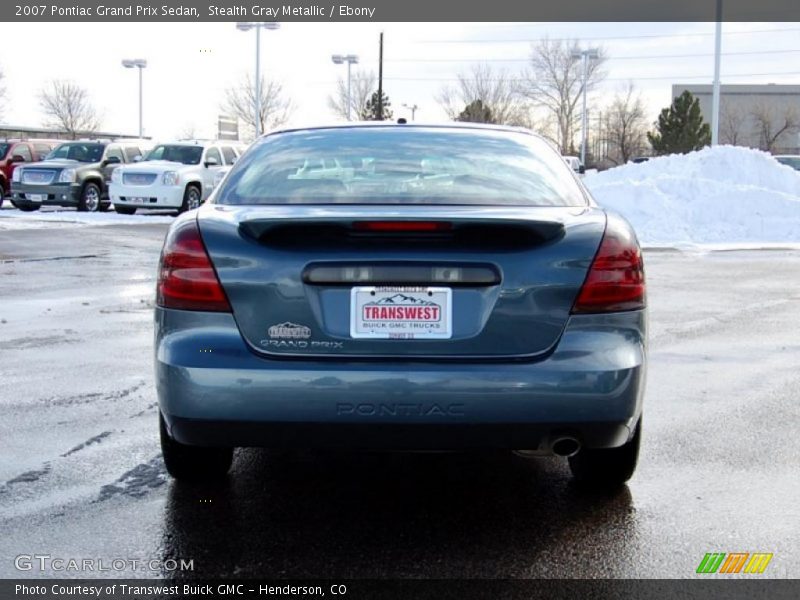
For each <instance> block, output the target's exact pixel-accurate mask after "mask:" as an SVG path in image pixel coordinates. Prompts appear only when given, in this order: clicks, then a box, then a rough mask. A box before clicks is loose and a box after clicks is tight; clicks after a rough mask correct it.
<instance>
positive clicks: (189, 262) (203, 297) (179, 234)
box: [156, 219, 231, 312]
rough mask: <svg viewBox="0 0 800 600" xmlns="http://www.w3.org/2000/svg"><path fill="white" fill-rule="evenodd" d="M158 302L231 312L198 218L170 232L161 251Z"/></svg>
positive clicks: (162, 304)
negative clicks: (207, 249)
mask: <svg viewBox="0 0 800 600" xmlns="http://www.w3.org/2000/svg"><path fill="white" fill-rule="evenodd" d="M156 302H157V303H158V305H159V306H163V307H164V308H178V309H181V310H203V311H213V312H231V306H230V304H229V303H228V298H227V296H226V295H225V291H224V290H223V289H222V285H221V284H220V282H219V279H218V278H217V273H216V271H215V270H214V266H213V265H212V264H211V259H210V258H209V256H208V252H207V251H206V247H205V244H203V238H201V237H200V229H199V228H198V226H197V219H191V220H189V221H185V222H184V223H182V224H181V225H179V226H178V227H176V228H175V229H173V230H171V231H170V232H169V235H168V236H167V240H166V241H165V242H164V249H163V250H162V251H161V261H160V263H159V268H158V286H157V292H156Z"/></svg>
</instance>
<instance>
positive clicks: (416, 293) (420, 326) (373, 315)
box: [350, 286, 453, 340]
mask: <svg viewBox="0 0 800 600" xmlns="http://www.w3.org/2000/svg"><path fill="white" fill-rule="evenodd" d="M452 307H453V290H452V289H450V288H444V287H381V286H377V287H376V286H365V287H354V288H353V289H352V290H351V292H350V336H351V337H353V338H356V339H358V338H372V339H384V340H386V339H397V340H426V339H448V338H451V337H453V310H452Z"/></svg>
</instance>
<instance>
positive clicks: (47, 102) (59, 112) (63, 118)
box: [39, 79, 100, 139]
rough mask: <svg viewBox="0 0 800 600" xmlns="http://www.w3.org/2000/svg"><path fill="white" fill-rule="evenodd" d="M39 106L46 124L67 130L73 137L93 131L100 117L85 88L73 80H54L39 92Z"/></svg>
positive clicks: (97, 126)
mask: <svg viewBox="0 0 800 600" xmlns="http://www.w3.org/2000/svg"><path fill="white" fill-rule="evenodd" d="M39 106H40V108H41V110H42V112H43V113H44V114H45V126H47V127H53V128H57V129H60V130H62V131H66V132H67V133H68V134H69V135H70V137H72V139H75V138H77V137H78V134H79V133H92V132H94V131H97V129H98V128H99V127H100V119H99V117H98V115H97V111H96V110H95V108H94V106H92V103H91V102H90V101H89V94H88V93H87V92H86V90H85V89H83V88H82V87H80V86H79V85H78V84H76V83H74V82H71V81H61V80H55V79H54V80H52V81H50V82H49V83H48V84H47V85H46V86H45V87H44V88H43V89H42V90H41V91H40V92H39Z"/></svg>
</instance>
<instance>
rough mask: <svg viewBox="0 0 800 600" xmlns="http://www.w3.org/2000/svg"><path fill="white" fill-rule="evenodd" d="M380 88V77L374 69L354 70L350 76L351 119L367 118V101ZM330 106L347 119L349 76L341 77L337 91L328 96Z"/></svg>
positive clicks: (334, 111)
mask: <svg viewBox="0 0 800 600" xmlns="http://www.w3.org/2000/svg"><path fill="white" fill-rule="evenodd" d="M376 89H378V78H377V77H376V76H375V72H374V71H360V70H357V71H353V72H352V73H351V78H350V120H359V121H365V120H366V119H367V112H366V110H367V102H369V99H370V97H371V96H372V93H373V92H374V91H375V90H376ZM328 108H330V109H331V111H333V113H334V114H335V115H336V116H337V117H340V118H342V119H347V78H344V77H340V78H339V79H338V80H337V82H336V91H335V92H334V93H333V94H332V95H330V96H328Z"/></svg>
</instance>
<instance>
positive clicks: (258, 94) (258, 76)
mask: <svg viewBox="0 0 800 600" xmlns="http://www.w3.org/2000/svg"><path fill="white" fill-rule="evenodd" d="M280 27H281V24H280V23H277V22H269V23H237V24H236V29H238V30H239V31H250V30H251V29H255V30H256V83H255V88H256V89H255V97H256V98H255V107H254V108H255V111H256V114H255V127H256V138H258V137H259V136H260V135H261V30H262V29H269V30H275V29H280Z"/></svg>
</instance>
